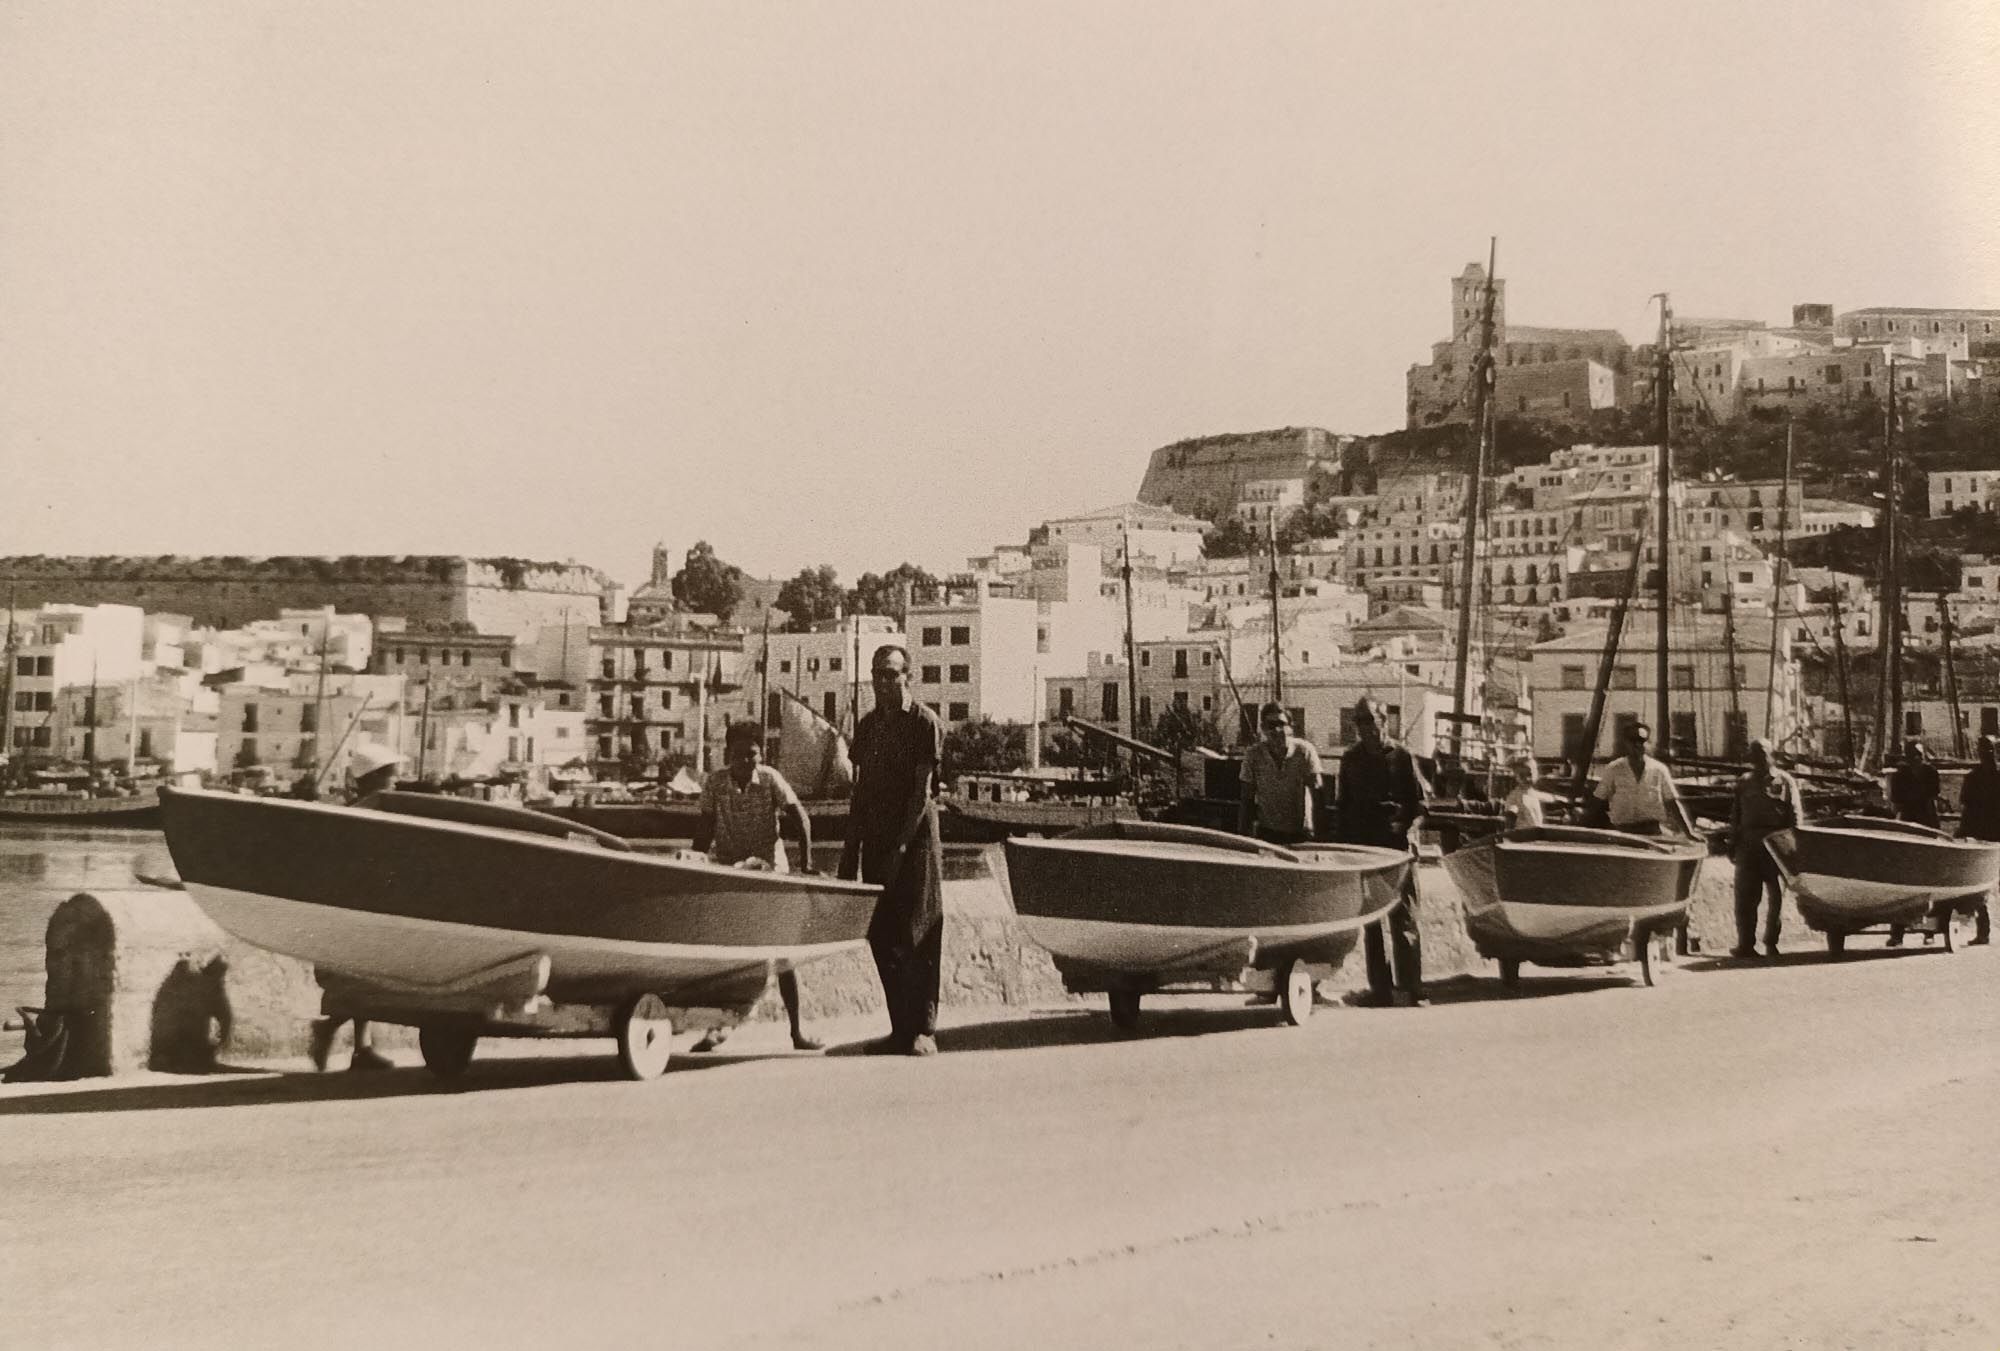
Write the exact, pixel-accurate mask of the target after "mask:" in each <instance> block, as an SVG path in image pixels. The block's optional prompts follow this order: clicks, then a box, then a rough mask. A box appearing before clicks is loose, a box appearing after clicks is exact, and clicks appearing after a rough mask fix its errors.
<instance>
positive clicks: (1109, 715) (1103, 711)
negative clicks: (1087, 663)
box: [1098, 680, 1118, 722]
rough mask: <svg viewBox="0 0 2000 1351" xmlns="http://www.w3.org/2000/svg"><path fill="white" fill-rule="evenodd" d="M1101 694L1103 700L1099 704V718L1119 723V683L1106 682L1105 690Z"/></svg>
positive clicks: (1113, 681)
mask: <svg viewBox="0 0 2000 1351" xmlns="http://www.w3.org/2000/svg"><path fill="white" fill-rule="evenodd" d="M1101 693H1102V699H1101V701H1100V702H1099V704H1098V716H1100V717H1102V718H1103V719H1104V721H1106V722H1117V721H1118V682H1117V681H1115V680H1107V681H1105V682H1104V689H1103V690H1102V692H1101Z"/></svg>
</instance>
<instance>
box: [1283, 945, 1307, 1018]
mask: <svg viewBox="0 0 2000 1351" xmlns="http://www.w3.org/2000/svg"><path fill="white" fill-rule="evenodd" d="M1314 983H1315V982H1314V981H1313V974H1312V972H1311V971H1310V970H1308V969H1307V967H1306V964H1305V963H1304V962H1302V961H1300V960H1299V959H1298V958H1296V957H1294V958H1293V959H1292V960H1291V961H1289V962H1286V963H1285V969H1284V970H1283V971H1281V972H1280V973H1279V976H1278V1005H1279V1007H1280V1008H1282V1009H1283V1010H1284V1013H1285V1021H1286V1022H1288V1023H1290V1024H1291V1025H1292V1026H1293V1027H1303V1026H1305V1021H1306V1019H1308V1018H1310V1017H1312V1012H1313V986H1314Z"/></svg>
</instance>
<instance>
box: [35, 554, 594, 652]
mask: <svg viewBox="0 0 2000 1351" xmlns="http://www.w3.org/2000/svg"><path fill="white" fill-rule="evenodd" d="M609 586H610V579H609V578H607V577H606V576H605V575H604V574H603V573H601V572H599V571H598V570H597V569H596V568H592V567H586V566H584V565H582V564H575V563H536V562H530V561H528V560H525V559H512V558H467V557H463V556H459V555H452V554H424V555H407V556H401V557H397V556H390V555H346V556H341V557H326V558H321V557H293V556H278V557H271V558H240V557H234V556H211V557H189V556H183V555H178V554H163V555H158V556H153V557H144V556H138V555H91V556H86V555H67V556H44V555H27V556H13V557H0V593H11V594H12V595H13V597H14V604H15V605H16V606H17V607H18V608H22V609H30V608H33V607H35V606H40V605H51V604H69V605H136V606H138V607H139V608H140V609H143V610H147V611H149V612H151V613H154V614H180V615H187V616H189V617H190V618H192V619H193V620H194V621H195V622H196V623H197V624H204V625H211V626H214V627H217V628H232V627H235V626H237V625H240V624H245V623H248V622H250V621H251V620H256V619H274V618H276V617H277V614H278V611H279V610H282V609H291V608H296V609H311V608H314V607H317V606H322V605H331V606H333V607H334V608H335V609H336V610H338V611H339V612H341V613H343V614H365V615H399V616H402V617H404V618H406V619H408V620H409V621H410V622H411V623H412V624H415V625H424V626H429V625H450V624H470V625H472V626H473V627H474V628H475V629H477V630H478V631H479V632H481V633H502V634H510V635H513V636H515V637H525V636H527V635H528V634H530V633H532V632H533V631H534V630H535V629H537V628H540V627H541V626H542V625H544V624H559V623H561V622H562V621H563V619H564V618H565V616H572V617H574V618H577V619H583V620H587V621H589V622H593V623H595V622H599V621H600V620H601V618H602V616H603V605H604V600H605V596H606V594H607V590H608V588H609Z"/></svg>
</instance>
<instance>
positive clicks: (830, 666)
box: [826, 657, 840, 671]
mask: <svg viewBox="0 0 2000 1351" xmlns="http://www.w3.org/2000/svg"><path fill="white" fill-rule="evenodd" d="M826 669H827V670H829V671H838V670H840V658H839V657H828V658H827V659H826Z"/></svg>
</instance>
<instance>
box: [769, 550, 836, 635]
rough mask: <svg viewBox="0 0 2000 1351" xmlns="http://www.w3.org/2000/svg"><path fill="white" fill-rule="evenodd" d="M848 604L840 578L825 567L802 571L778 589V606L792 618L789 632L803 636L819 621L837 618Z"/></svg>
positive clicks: (788, 626) (789, 623)
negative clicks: (846, 603) (843, 606)
mask: <svg viewBox="0 0 2000 1351" xmlns="http://www.w3.org/2000/svg"><path fill="white" fill-rule="evenodd" d="M846 600H847V593H846V592H845V591H843V590H842V589H841V585H840V578H838V577H837V576H835V575H834V571H833V569H832V568H831V567H830V566H828V565H827V564H825V563H822V564H820V565H819V566H818V567H816V568H801V569H800V570H799V575H798V576H796V577H794V578H792V579H791V580H790V581H789V582H786V583H785V584H784V585H783V586H781V587H779V588H778V600H777V605H778V608H779V609H780V610H783V611H784V612H785V613H786V614H788V615H790V616H791V618H790V620H789V621H788V622H787V628H788V629H789V630H790V631H791V632H793V633H804V632H806V631H807V630H808V629H810V628H811V627H812V626H813V625H814V624H816V623H818V622H819V621H821V620H825V619H832V618H834V617H835V616H837V615H838V614H839V613H840V607H841V606H842V604H844V603H845V602H846Z"/></svg>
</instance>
